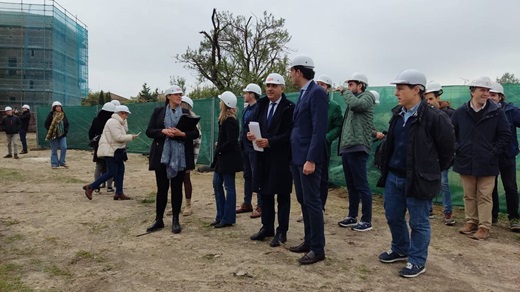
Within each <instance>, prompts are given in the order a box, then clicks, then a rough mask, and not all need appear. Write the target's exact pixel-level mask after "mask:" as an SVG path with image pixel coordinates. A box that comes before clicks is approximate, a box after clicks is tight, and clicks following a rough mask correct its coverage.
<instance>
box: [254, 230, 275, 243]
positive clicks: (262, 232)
mask: <svg viewBox="0 0 520 292" xmlns="http://www.w3.org/2000/svg"><path fill="white" fill-rule="evenodd" d="M273 235H274V231H271V232H268V231H267V230H265V228H263V227H262V228H260V231H258V232H257V233H255V234H253V235H251V237H250V238H251V240H259V241H262V240H264V239H265V238H266V237H271V236H273Z"/></svg>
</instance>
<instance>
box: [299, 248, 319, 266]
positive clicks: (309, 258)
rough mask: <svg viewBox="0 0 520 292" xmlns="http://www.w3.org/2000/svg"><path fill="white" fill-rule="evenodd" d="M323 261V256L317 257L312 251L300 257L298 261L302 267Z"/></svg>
mask: <svg viewBox="0 0 520 292" xmlns="http://www.w3.org/2000/svg"><path fill="white" fill-rule="evenodd" d="M324 259H325V254H321V255H317V254H315V253H314V252H313V251H309V252H308V253H307V254H306V255H304V256H302V257H301V258H300V259H299V260H298V261H299V262H300V264H302V265H312V264H314V263H317V262H319V261H323V260H324Z"/></svg>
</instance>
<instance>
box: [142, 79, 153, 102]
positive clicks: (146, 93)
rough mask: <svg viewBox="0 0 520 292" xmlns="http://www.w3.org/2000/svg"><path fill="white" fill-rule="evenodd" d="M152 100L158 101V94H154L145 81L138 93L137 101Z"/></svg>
mask: <svg viewBox="0 0 520 292" xmlns="http://www.w3.org/2000/svg"><path fill="white" fill-rule="evenodd" d="M156 91H157V89H156ZM154 98H155V99H154ZM151 101H157V96H154V95H153V94H152V92H151V89H150V86H148V84H146V82H145V83H144V84H143V88H142V89H141V91H140V92H139V93H138V94H137V102H151Z"/></svg>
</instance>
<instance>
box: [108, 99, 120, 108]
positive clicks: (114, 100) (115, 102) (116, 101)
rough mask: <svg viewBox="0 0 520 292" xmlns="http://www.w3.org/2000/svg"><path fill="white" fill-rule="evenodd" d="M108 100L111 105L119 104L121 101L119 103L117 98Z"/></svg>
mask: <svg viewBox="0 0 520 292" xmlns="http://www.w3.org/2000/svg"><path fill="white" fill-rule="evenodd" d="M110 102H111V103H112V104H113V105H115V106H118V105H121V103H120V102H119V100H117V99H113V100H111V101H110Z"/></svg>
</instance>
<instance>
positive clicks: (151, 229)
mask: <svg viewBox="0 0 520 292" xmlns="http://www.w3.org/2000/svg"><path fill="white" fill-rule="evenodd" d="M163 228H164V222H163V221H162V220H159V221H158V220H155V221H154V222H153V224H152V226H150V227H148V228H146V232H148V233H150V232H155V231H158V230H161V229H163Z"/></svg>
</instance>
